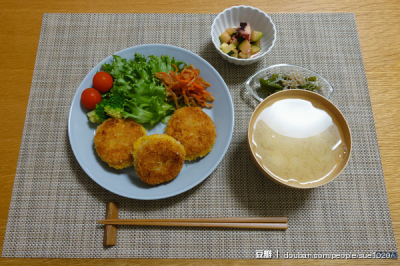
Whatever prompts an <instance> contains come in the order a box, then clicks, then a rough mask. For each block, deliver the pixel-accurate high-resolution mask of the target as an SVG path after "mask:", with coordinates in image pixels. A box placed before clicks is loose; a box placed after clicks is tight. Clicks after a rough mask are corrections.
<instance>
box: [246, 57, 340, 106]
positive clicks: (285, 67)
mask: <svg viewBox="0 0 400 266" xmlns="http://www.w3.org/2000/svg"><path fill="white" fill-rule="evenodd" d="M291 72H298V73H299V74H302V75H303V76H305V77H313V76H316V77H317V82H318V86H319V89H316V90H314V92H316V93H318V94H320V95H322V96H324V97H325V98H327V99H329V97H330V96H331V95H332V93H333V87H332V86H331V84H329V82H328V81H327V80H326V79H324V78H323V77H322V76H321V75H319V74H318V73H316V72H314V71H312V70H309V69H307V68H304V67H301V66H296V65H289V64H279V65H272V66H269V67H267V68H264V69H262V70H260V71H258V72H257V73H256V74H254V75H253V76H251V77H250V78H249V79H248V80H247V81H246V89H247V91H248V92H249V93H250V94H251V95H253V97H254V98H256V99H257V100H259V101H262V100H264V99H265V98H266V94H265V93H264V92H263V91H261V85H260V81H259V79H260V78H263V79H268V78H270V77H271V76H272V74H289V73H291Z"/></svg>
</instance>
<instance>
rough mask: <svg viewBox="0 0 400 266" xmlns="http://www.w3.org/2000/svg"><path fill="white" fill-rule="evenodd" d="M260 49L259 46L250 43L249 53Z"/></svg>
mask: <svg viewBox="0 0 400 266" xmlns="http://www.w3.org/2000/svg"><path fill="white" fill-rule="evenodd" d="M260 50H261V48H260V46H257V45H251V48H250V52H251V54H255V53H258V52H259V51H260Z"/></svg>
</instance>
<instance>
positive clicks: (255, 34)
mask: <svg viewBox="0 0 400 266" xmlns="http://www.w3.org/2000/svg"><path fill="white" fill-rule="evenodd" d="M263 35H264V34H263V33H262V32H261V31H256V30H255V31H253V32H252V33H251V42H257V41H259V40H260V39H261V38H262V36H263Z"/></svg>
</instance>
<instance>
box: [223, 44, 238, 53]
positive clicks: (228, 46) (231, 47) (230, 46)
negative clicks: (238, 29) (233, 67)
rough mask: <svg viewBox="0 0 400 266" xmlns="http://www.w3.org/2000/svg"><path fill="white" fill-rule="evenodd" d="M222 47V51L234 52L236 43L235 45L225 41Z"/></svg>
mask: <svg viewBox="0 0 400 266" xmlns="http://www.w3.org/2000/svg"><path fill="white" fill-rule="evenodd" d="M220 48H221V50H222V52H224V53H226V54H229V53H230V52H232V51H233V52H234V50H236V45H234V44H232V43H231V44H227V43H223V44H221V46H220ZM229 55H230V54H229Z"/></svg>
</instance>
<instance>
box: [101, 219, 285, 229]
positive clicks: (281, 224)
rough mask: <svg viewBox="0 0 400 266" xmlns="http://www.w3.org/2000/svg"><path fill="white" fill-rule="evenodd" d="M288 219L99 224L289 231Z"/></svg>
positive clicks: (113, 220)
mask: <svg viewBox="0 0 400 266" xmlns="http://www.w3.org/2000/svg"><path fill="white" fill-rule="evenodd" d="M287 222H288V219H287V217H248V218H247V217H246V218H184V219H105V220H99V221H98V224H106V225H144V226H184V227H216V228H254V229H287V228H288V224H287Z"/></svg>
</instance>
